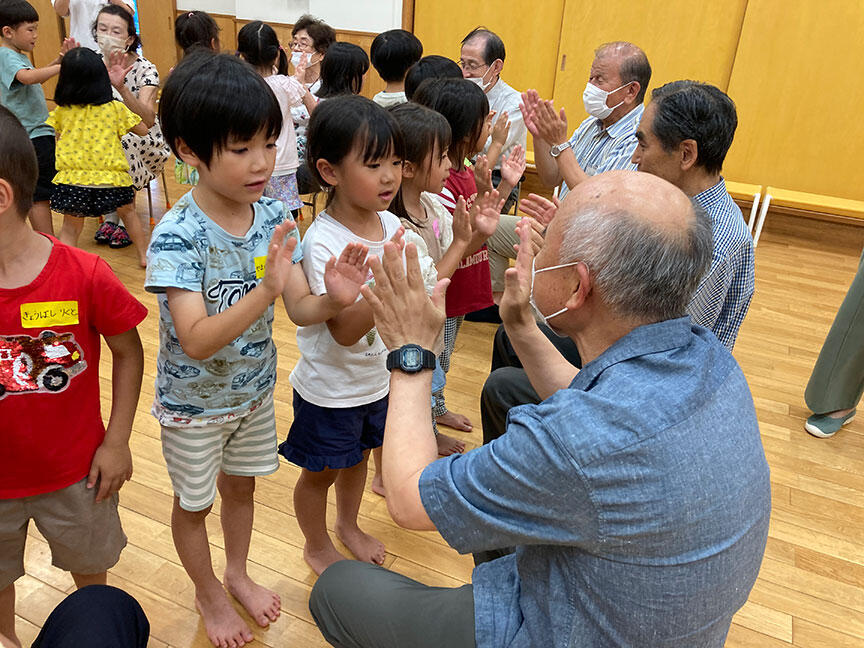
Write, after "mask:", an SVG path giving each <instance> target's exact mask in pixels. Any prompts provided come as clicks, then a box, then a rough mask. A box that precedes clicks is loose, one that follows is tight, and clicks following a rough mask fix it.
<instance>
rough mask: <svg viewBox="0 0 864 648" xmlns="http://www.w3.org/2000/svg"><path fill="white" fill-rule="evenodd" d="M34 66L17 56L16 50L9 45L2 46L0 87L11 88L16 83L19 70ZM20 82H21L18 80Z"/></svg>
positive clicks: (0, 53)
mask: <svg viewBox="0 0 864 648" xmlns="http://www.w3.org/2000/svg"><path fill="white" fill-rule="evenodd" d="M31 67H32V66H31V65H28V64H27V63H25V62H24V59H23V58H21V57H19V56H16V54H15V52H14V51H13V50H11V49H9V48H8V47H0V88H2V89H3V90H9V89H11V88H12V84H13V83H16V80H15V75H16V74H18V71H19V70H27V69H30V68H31ZM18 83H20V82H18Z"/></svg>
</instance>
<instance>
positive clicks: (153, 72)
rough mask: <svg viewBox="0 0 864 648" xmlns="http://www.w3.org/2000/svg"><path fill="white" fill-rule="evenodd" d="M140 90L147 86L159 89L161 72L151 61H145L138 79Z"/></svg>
mask: <svg viewBox="0 0 864 648" xmlns="http://www.w3.org/2000/svg"><path fill="white" fill-rule="evenodd" d="M137 82H138V86H139V90H140V89H141V88H143V87H145V86H156V87H157V88H158V87H159V71H158V70H157V69H156V66H155V65H153V63H151V62H150V61H143V62H142V65H141V69H140V71H139V73H138V78H137Z"/></svg>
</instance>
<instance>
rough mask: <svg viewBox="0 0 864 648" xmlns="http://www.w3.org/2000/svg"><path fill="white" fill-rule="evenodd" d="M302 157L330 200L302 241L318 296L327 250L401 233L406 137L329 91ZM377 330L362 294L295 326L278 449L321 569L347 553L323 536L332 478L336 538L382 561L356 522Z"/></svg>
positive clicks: (377, 250)
mask: <svg viewBox="0 0 864 648" xmlns="http://www.w3.org/2000/svg"><path fill="white" fill-rule="evenodd" d="M306 158H307V162H308V164H309V168H310V170H311V171H312V173H313V174H314V175H315V179H316V180H317V181H318V182H319V183H320V184H321V186H322V187H325V188H326V191H327V206H326V208H325V210H324V211H322V212H321V213H320V214H318V216H317V217H316V218H315V220H314V221H313V222H312V224H311V225H310V226H309V229H308V230H307V232H306V234H305V235H304V237H303V243H302V245H303V270H304V272H305V273H306V278H307V280H308V282H309V287H310V289H311V291H312V293H313V294H321V293H322V292H324V290H325V288H324V284H323V273H324V268H325V264H326V262H327V260H328V259H329V258H330V256H331V252H330V250H336V249H338V250H340V251H341V250H342V248H343V247H345V245H347V244H349V243H362V244H364V245H366V246H367V247H368V248H369V253H370V254H375V255H378V256H379V257H380V256H381V255H382V253H383V250H384V244H385V243H386V242H388V241H390V240H392V239H394V237H395V239H396V240H398V239H400V238H401V235H402V232H403V229H402V226H401V223H400V222H399V219H398V218H397V217H396V216H395V215H393V214H391V213H390V212H389V211H386V210H387V207H388V206H389V205H390V202H391V201H392V200H393V197H394V196H395V194H396V191H397V190H398V189H399V184H400V182H401V180H402V139H401V137H400V133H399V128H398V125H397V124H396V122H395V121H394V119H393V117H392V116H391V115H390V114H388V113H387V111H385V110H384V109H383V108H381V107H380V106H378V105H376V104H375V103H373V102H372V101H370V100H369V99H366V98H364V97H360V96H357V95H348V96H342V97H334V98H332V99H329V100H328V101H325V102H323V103H322V104H320V105H319V106H318V107H317V108H316V109H315V111H314V112H313V113H312V118H311V119H310V121H309V130H308V140H307V150H306ZM371 279H372V277H371V274H370V275H369V280H370V281H371ZM374 326H375V323H374V321H373V318H372V310H371V308H370V307H369V305H368V304H367V303H366V302H365V301H364V300H363V299H362V298H360V299H358V300H357V301H356V302H355V303H354V305H353V306H349V307H348V308H346V309H344V310H343V311H342V312H341V313H340V314H339V315H337V316H336V317H333V318H332V319H330V320H328V321H327V322H326V323H324V324H319V325H316V326H304V327H300V328H298V329H297V347H298V348H299V350H300V353H301V358H300V361H299V362H298V363H297V366H296V367H295V368H294V371H293V372H292V373H291V384H292V385H293V387H294V422H293V424H292V425H291V430H290V432H289V433H288V438H287V439H286V440H285V442H284V443H282V444H281V445H280V446H279V452H280V454H282V455H283V456H284V457H285V458H286V459H288V460H289V461H291V462H293V463H295V464H297V465H299V466H301V467H302V468H303V471H302V473H301V475H300V478H299V479H298V480H297V485H296V486H295V487H294V510H295V512H296V514H297V522H298V524H299V525H300V529H301V531H303V535H304V536H305V538H306V544H305V546H304V548H303V556H304V558H305V559H306V562H307V563H309V565H310V567H312V569H314V570H315V571H316V572H317V573H319V574H320V573H321V572H323V571H324V570H325V569H326V568H327V567H328V566H329V565H331V564H332V563H334V562H336V561H337V560H344V559H345V556H343V555H342V554H341V553H339V552H338V551H337V550H336V547H335V546H334V545H333V541H332V540H331V539H330V536H329V534H328V533H327V515H326V513H327V491H328V490H329V488H330V486H331V485H332V484H335V485H336V502H337V507H336V535H337V536H338V537H339V539H340V540H341V541H342V542H343V543H344V544H345V546H346V547H348V549H349V550H350V551H351V552H352V553H353V554H354V556H355V557H356V558H357V559H358V560H362V561H365V562H371V563H375V564H378V565H380V564H382V563H383V562H384V556H385V551H384V545H383V544H381V542H379V541H378V540H376V539H375V538H373V537H372V536H370V535H368V534H366V533H364V532H363V531H362V530H361V529H360V527H359V526H358V525H357V513H358V511H359V508H360V500H361V497H362V495H363V488H364V486H365V484H366V463H367V461H368V457H369V452H370V451H371V450H372V449H373V448H378V447H380V446H381V443H382V440H383V436H384V422H385V419H386V417H387V396H388V393H389V391H390V373H389V372H388V371H387V367H386V356H387V348H386V347H385V346H384V343H383V342H382V341H381V338H380V337H379V336H378V334H377V331H376V330H375V328H374Z"/></svg>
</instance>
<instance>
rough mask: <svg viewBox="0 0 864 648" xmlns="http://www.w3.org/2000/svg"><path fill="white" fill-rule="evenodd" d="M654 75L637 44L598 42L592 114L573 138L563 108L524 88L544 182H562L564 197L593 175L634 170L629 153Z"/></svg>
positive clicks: (587, 96) (588, 91)
mask: <svg viewBox="0 0 864 648" xmlns="http://www.w3.org/2000/svg"><path fill="white" fill-rule="evenodd" d="M650 80H651V65H650V64H649V63H648V58H647V57H646V56H645V52H643V51H642V50H641V49H640V48H638V47H637V46H636V45H633V44H632V43H626V42H622V41H618V42H614V43H606V44H605V45H601V46H600V47H598V48H597V50H596V51H595V53H594V62H593V63H592V64H591V73H590V76H589V78H588V83H587V84H586V85H585V91H584V93H583V95H582V99H583V102H584V105H585V111H586V112H587V113H588V115H589V117H588V118H587V119H586V120H585V121H583V122H582V123H581V124H580V125H579V128H577V129H576V132H574V133H573V135H572V137H570V139H567V118H566V116H565V114H564V110H563V109H561V110H560V112H559V111H556V110H555V107H554V106H553V104H552V102H551V101H546V100H543V99H541V98H540V96H539V95H538V94H537V92H536V91H535V90H529V91H528V92H526V93H524V94H523V95H522V105H521V106H520V108H521V109H522V115H523V117H524V120H525V124H526V126H527V127H528V132H530V133H531V135H532V136H533V137H534V160H535V163H536V165H537V172H538V174H539V176H540V181H541V182H542V183H543V184H545V185H547V186H549V187H553V186H556V185H558V184H561V192H560V194H559V196H560V197H561V198H563V197H564V196H565V195H566V194H567V192H568V191H569V190H570V189H571V188H573V187H575V186H576V185H577V184H579V183H580V182H582V181H583V180H585V179H586V178H588V177H590V176H593V175H596V174H598V173H603V172H604V171H610V170H612V169H631V170H633V169H635V168H636V166H635V165H634V164H633V163H632V162H631V161H630V158H631V157H632V155H633V151H634V150H635V148H636V129H637V127H638V126H639V120H640V119H641V118H642V110H643V105H642V100H643V99H644V98H645V91H646V90H647V88H648V82H649V81H650ZM562 181H563V184H562Z"/></svg>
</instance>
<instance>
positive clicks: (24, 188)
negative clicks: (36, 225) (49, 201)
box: [0, 106, 39, 218]
mask: <svg viewBox="0 0 864 648" xmlns="http://www.w3.org/2000/svg"><path fill="white" fill-rule="evenodd" d="M38 177H39V165H38V163H37V162H36V151H35V150H34V149H33V143H32V142H31V141H30V137H29V136H28V135H27V131H26V130H25V129H24V127H23V126H22V125H21V122H20V121H18V118H17V117H16V116H15V115H14V114H13V113H12V111H10V110H9V109H8V108H6V107H5V106H0V179H2V180H5V181H6V182H8V183H9V185H10V186H11V187H12V193H13V195H14V197H15V208H16V210H17V211H18V215H19V216H20V217H21V218H26V217H27V213H28V212H29V211H30V208H31V207H32V206H33V192H34V191H35V190H36V179H37V178H38Z"/></svg>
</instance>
